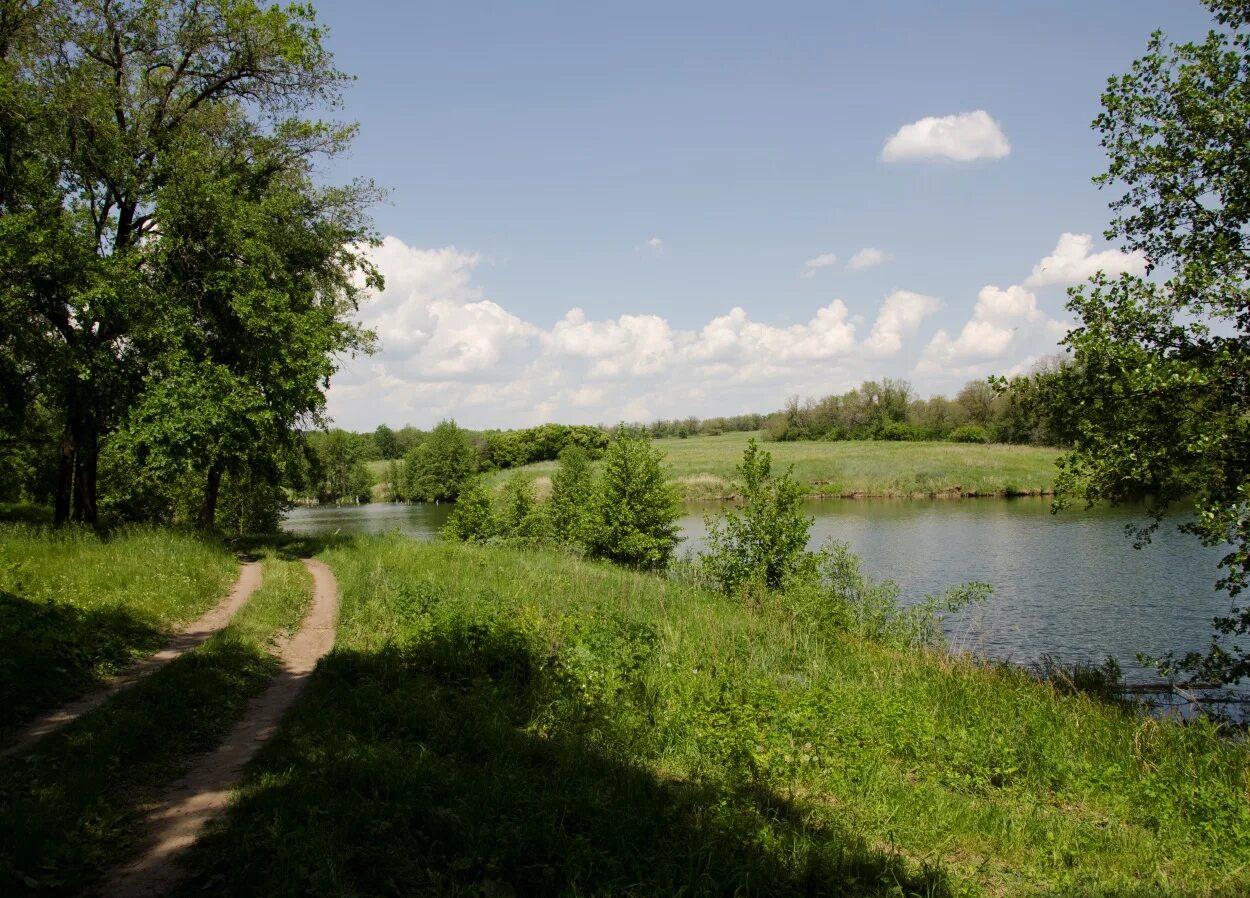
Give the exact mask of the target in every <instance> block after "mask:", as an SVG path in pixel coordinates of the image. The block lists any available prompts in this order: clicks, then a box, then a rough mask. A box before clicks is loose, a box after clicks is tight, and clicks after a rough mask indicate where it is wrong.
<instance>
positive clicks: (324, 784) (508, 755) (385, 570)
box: [180, 536, 1250, 896]
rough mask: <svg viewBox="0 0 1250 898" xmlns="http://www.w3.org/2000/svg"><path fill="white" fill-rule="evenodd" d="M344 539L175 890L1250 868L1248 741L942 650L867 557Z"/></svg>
mask: <svg viewBox="0 0 1250 898" xmlns="http://www.w3.org/2000/svg"><path fill="white" fill-rule="evenodd" d="M321 557H322V558H323V559H324V560H325V561H326V562H327V563H329V564H330V566H331V567H332V568H333V570H334V571H335V573H336V575H337V577H338V580H339V584H340V588H341V590H342V596H343V609H342V617H341V619H340V624H339V634H338V644H337V647H336V649H335V651H334V652H333V653H332V655H330V656H329V657H328V658H327V659H326V660H325V661H324V662H323V663H322V665H321V667H320V668H319V669H318V671H317V674H316V675H315V676H314V678H313V681H312V683H311V684H310V687H309V690H308V691H307V692H306V693H305V695H304V697H303V698H302V699H301V701H300V703H299V704H298V705H297V706H296V708H295V709H294V710H293V712H292V714H291V715H290V716H289V717H288V719H287V720H286V722H285V724H284V725H283V727H282V729H281V731H280V732H279V734H278V736H277V737H276V738H275V740H274V741H273V742H272V743H271V744H270V745H269V746H268V747H267V748H266V749H265V751H264V752H263V753H262V755H261V757H260V758H259V759H258V761H257V763H256V764H255V765H253V767H252V768H251V769H250V770H249V771H248V773H247V776H246V778H245V780H244V782H243V784H242V786H241V788H240V790H239V792H238V800H237V803H236V805H235V806H234V808H233V810H232V811H231V813H230V814H229V815H228V817H227V818H226V819H225V820H224V821H222V822H220V823H219V824H218V825H216V827H215V828H214V829H213V831H212V832H211V834H210V835H209V837H208V838H207V839H206V840H204V841H202V842H201V843H200V844H199V845H198V846H197V847H196V849H195V850H194V856H193V859H192V867H193V869H194V871H195V875H194V877H193V879H192V880H190V881H189V882H188V883H187V884H186V885H185V887H184V888H183V890H182V891H181V892H180V894H183V895H187V896H190V895H200V894H203V893H204V890H205V889H211V890H212V892H213V893H214V894H226V895H253V894H272V895H297V894H310V893H316V894H358V895H380V894H393V893H396V892H402V893H403V894H407V895H431V896H433V895H438V896H457V895H466V896H467V895H475V896H505V895H507V896H511V895H624V894H629V895H672V894H682V895H726V894H742V895H746V894H768V895H808V894H847V895H881V896H885V895H905V896H906V895H929V896H964V895H969V896H971V895H1008V894H1009V895H1059V894H1065V895H1107V896H1111V895H1118V896H1138V895H1140V896H1147V895H1149V896H1167V895H1208V896H1217V895H1228V896H1233V895H1244V894H1246V892H1247V889H1250V805H1248V804H1247V801H1246V794H1247V789H1248V787H1250V763H1248V761H1247V755H1246V751H1245V747H1244V744H1243V743H1242V742H1240V741H1238V740H1236V739H1233V738H1229V737H1228V736H1226V735H1224V734H1222V733H1221V732H1220V731H1219V729H1218V728H1217V727H1216V726H1215V725H1214V724H1212V723H1208V722H1205V721H1195V722H1193V723H1191V724H1190V725H1185V726H1182V725H1177V724H1174V723H1169V722H1162V721H1158V720H1154V719H1150V718H1146V717H1141V716H1139V715H1137V714H1135V713H1134V712H1132V711H1131V710H1128V709H1126V708H1124V707H1121V706H1119V705H1117V704H1114V703H1106V702H1104V701H1099V700H1097V699H1096V698H1093V697H1090V696H1088V695H1082V694H1064V693H1063V692H1061V691H1059V690H1057V689H1056V688H1055V687H1054V686H1051V685H1047V684H1039V683H1038V682H1036V681H1034V680H1032V679H1030V678H1029V677H1028V676H1026V675H1025V674H1023V673H1021V672H1019V671H1016V670H1011V669H1006V668H986V667H982V666H977V665H974V664H973V663H971V662H969V661H967V660H965V659H960V658H952V657H950V656H949V655H947V654H946V653H945V652H943V651H942V650H940V649H927V648H923V647H918V646H917V645H915V644H914V642H913V641H911V640H909V639H901V638H900V633H902V632H903V630H899V629H897V628H894V627H893V626H892V625H891V623H890V621H891V616H890V615H891V612H890V610H889V609H882V608H875V609H874V608H871V607H869V606H870V605H871V598H870V597H871V596H872V594H873V589H872V585H871V584H870V583H867V582H866V581H864V580H863V579H862V578H860V577H859V575H858V574H857V573H855V572H854V571H847V572H846V578H845V582H844V583H843V584H842V585H843V589H842V591H841V592H840V593H838V596H839V598H838V599H837V602H836V603H834V604H836V605H838V607H839V608H840V611H839V612H838V613H837V614H831V613H830V604H829V603H828V602H824V603H816V604H805V603H804V602H802V601H797V600H795V599H793V598H792V597H786V596H780V595H776V594H765V595H757V596H755V597H754V599H752V600H751V601H749V602H744V601H742V600H741V599H738V598H729V597H725V596H722V595H720V594H717V593H711V592H708V591H706V590H705V589H703V588H702V587H701V586H700V584H699V583H698V582H697V578H692V577H691V576H689V575H688V574H686V575H683V574H682V573H681V572H680V571H679V572H678V573H677V574H675V575H672V576H669V577H667V578H666V577H660V576H653V575H643V574H638V573H634V572H631V571H627V570H622V569H619V568H615V567H610V566H607V565H604V564H599V563H589V562H586V561H583V560H580V559H578V558H575V557H571V556H568V555H564V554H559V553H553V552H545V551H534V550H533V549H513V548H507V547H474V546H464V545H454V544H445V543H444V544H437V543H436V544H421V543H416V542H413V541H410V540H405V539H402V538H399V537H397V536H391V537H375V538H362V539H359V540H357V541H355V542H352V543H349V544H343V545H339V546H337V547H335V548H332V549H330V550H329V551H327V552H325V553H324V554H323V555H322V556H321ZM904 629H907V628H904ZM908 632H913V633H914V632H916V631H914V630H908Z"/></svg>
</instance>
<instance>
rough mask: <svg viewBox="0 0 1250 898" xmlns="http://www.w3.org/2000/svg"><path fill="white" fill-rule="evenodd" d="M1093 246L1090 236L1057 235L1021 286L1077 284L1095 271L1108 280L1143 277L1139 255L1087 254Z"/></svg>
mask: <svg viewBox="0 0 1250 898" xmlns="http://www.w3.org/2000/svg"><path fill="white" fill-rule="evenodd" d="M1093 245H1094V238H1093V237H1092V236H1091V235H1090V234H1070V233H1064V234H1061V235H1060V236H1059V242H1058V243H1057V244H1056V245H1055V249H1054V252H1052V253H1051V254H1050V255H1049V256H1047V257H1046V258H1044V259H1042V261H1040V262H1038V263H1037V264H1036V265H1034V266H1033V273H1032V274H1030V275H1029V277H1028V279H1027V280H1026V281H1025V282H1024V285H1025V286H1026V287H1047V286H1050V285H1052V284H1063V285H1065V286H1066V285H1069V284H1079V283H1080V282H1081V281H1086V280H1089V278H1090V277H1092V276H1093V275H1094V274H1095V273H1096V272H1099V271H1103V272H1106V274H1107V275H1108V276H1109V277H1116V276H1117V275H1120V274H1124V273H1125V272H1129V273H1132V274H1144V273H1145V271H1146V257H1145V256H1144V255H1143V254H1141V253H1139V252H1132V253H1122V252H1120V251H1119V250H1115V249H1107V250H1103V251H1102V252H1098V253H1091V252H1090V250H1091V249H1092V248H1093Z"/></svg>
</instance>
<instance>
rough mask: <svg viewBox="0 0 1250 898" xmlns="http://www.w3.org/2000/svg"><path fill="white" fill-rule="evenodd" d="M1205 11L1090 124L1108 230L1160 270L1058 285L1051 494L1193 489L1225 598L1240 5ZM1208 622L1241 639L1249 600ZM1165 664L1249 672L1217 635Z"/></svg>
mask: <svg viewBox="0 0 1250 898" xmlns="http://www.w3.org/2000/svg"><path fill="white" fill-rule="evenodd" d="M1207 6H1208V8H1209V9H1210V10H1211V12H1212V13H1213V15H1214V16H1215V18H1216V20H1217V22H1218V23H1219V24H1220V25H1221V26H1224V29H1223V30H1220V29H1217V30H1213V31H1211V32H1210V33H1209V34H1208V35H1207V36H1206V38H1205V39H1204V40H1203V41H1201V42H1194V43H1184V44H1175V43H1172V42H1170V41H1169V40H1168V39H1167V38H1166V37H1165V36H1164V35H1163V34H1162V33H1161V32H1156V33H1155V34H1154V35H1152V36H1151V38H1150V40H1149V42H1148V44H1147V53H1146V55H1145V56H1144V57H1142V58H1141V59H1138V60H1137V61H1135V62H1134V63H1133V65H1132V66H1131V68H1130V70H1129V71H1128V72H1127V73H1126V74H1124V75H1120V76H1118V77H1114V78H1112V79H1110V81H1109V82H1108V85H1107V89H1106V91H1105V92H1104V93H1103V96H1102V106H1103V111H1102V113H1101V114H1100V115H1099V116H1098V118H1097V119H1096V120H1095V121H1094V127H1095V128H1096V129H1097V130H1098V132H1099V133H1100V135H1101V142H1102V146H1103V147H1104V148H1105V149H1106V151H1107V155H1108V162H1109V164H1108V168H1107V171H1106V172H1105V173H1104V174H1103V175H1100V176H1099V177H1098V178H1096V179H1095V180H1096V181H1097V182H1098V183H1099V184H1100V185H1102V186H1108V187H1114V188H1117V193H1116V196H1117V199H1115V200H1114V201H1113V202H1112V204H1111V206H1112V209H1113V210H1114V211H1115V213H1116V218H1115V220H1114V221H1113V222H1112V226H1111V229H1110V230H1109V231H1108V237H1118V238H1120V239H1121V240H1122V241H1123V242H1124V245H1125V247H1126V249H1129V250H1133V251H1136V252H1139V253H1141V254H1142V255H1143V256H1144V257H1145V258H1146V259H1147V260H1148V261H1149V264H1150V266H1151V267H1152V268H1155V269H1158V270H1161V271H1166V272H1167V273H1168V275H1167V277H1166V279H1165V280H1162V281H1157V280H1156V281H1147V280H1145V279H1143V278H1140V277H1135V276H1132V275H1124V276H1122V277H1120V278H1119V279H1118V280H1109V279H1107V278H1106V277H1104V276H1102V275H1101V274H1100V275H1098V276H1096V277H1094V278H1093V279H1092V280H1091V282H1090V283H1089V284H1088V285H1086V286H1083V287H1079V288H1076V289H1074V290H1073V291H1071V299H1070V301H1069V304H1068V308H1069V309H1070V310H1071V311H1073V312H1074V313H1075V314H1076V315H1077V316H1078V318H1079V319H1080V322H1081V326H1080V327H1078V328H1076V329H1075V330H1073V331H1072V332H1071V333H1070V334H1069V336H1068V337H1067V339H1066V341H1065V342H1066V343H1067V345H1068V347H1069V349H1070V351H1071V353H1072V364H1071V365H1070V366H1068V367H1067V368H1066V369H1064V370H1063V372H1062V374H1061V376H1060V377H1059V378H1058V379H1056V380H1055V381H1054V382H1053V383H1051V384H1050V385H1049V390H1048V394H1049V398H1048V402H1049V403H1050V405H1051V407H1052V408H1055V409H1060V408H1062V409H1063V410H1064V411H1065V412H1066V414H1068V415H1070V416H1071V418H1072V422H1071V428H1072V431H1073V436H1072V441H1073V451H1072V452H1071V453H1070V454H1069V455H1068V456H1066V457H1065V459H1064V461H1063V469H1062V474H1061V476H1060V479H1059V486H1060V489H1061V491H1062V493H1063V494H1064V495H1065V496H1066V497H1068V498H1081V499H1085V500H1087V501H1089V502H1096V501H1111V502H1119V501H1122V500H1125V499H1129V498H1136V497H1138V496H1139V495H1141V494H1142V493H1149V495H1150V497H1151V502H1152V503H1153V504H1154V506H1155V509H1156V511H1157V512H1158V513H1159V514H1161V512H1162V509H1163V508H1165V507H1166V506H1167V505H1168V504H1169V503H1171V502H1173V501H1175V500H1178V499H1180V498H1181V497H1183V496H1191V497H1192V502H1193V506H1194V512H1195V515H1194V520H1193V522H1192V523H1191V524H1188V525H1186V529H1188V530H1190V531H1191V532H1193V533H1195V534H1197V535H1198V536H1199V537H1200V538H1201V539H1202V540H1203V541H1204V542H1205V543H1207V544H1209V545H1220V544H1227V545H1229V546H1230V547H1231V549H1230V551H1229V553H1228V554H1227V555H1226V556H1225V558H1224V560H1223V562H1222V566H1223V570H1224V576H1223V578H1222V580H1221V581H1220V585H1221V586H1222V587H1223V588H1226V589H1227V590H1228V592H1229V594H1230V595H1231V596H1233V597H1236V596H1237V595H1238V594H1239V593H1240V592H1241V591H1242V590H1243V589H1244V588H1245V587H1246V585H1247V583H1248V582H1250V515H1248V514H1247V509H1248V508H1250V392H1248V391H1247V390H1246V372H1247V371H1250V314H1248V313H1247V309H1250V287H1248V286H1247V285H1248V284H1250V243H1248V242H1247V240H1246V232H1247V227H1248V226H1250V195H1248V194H1247V192H1246V189H1245V185H1246V183H1247V181H1248V180H1250V155H1248V154H1247V153H1246V128H1245V123H1246V121H1247V120H1248V119H1250V7H1247V5H1246V4H1245V3H1244V2H1231V0H1222V2H1216V0H1210V2H1208V3H1207ZM1158 523H1159V516H1158V515H1156V516H1155V517H1154V518H1153V524H1152V525H1150V526H1147V527H1146V528H1144V529H1143V531H1142V533H1141V534H1139V535H1140V536H1143V537H1144V536H1148V533H1149V531H1150V530H1152V529H1153V528H1154V527H1155V526H1158ZM1215 629H1216V633H1217V640H1218V639H1220V638H1222V637H1230V638H1231V639H1232V640H1236V639H1237V638H1240V637H1243V636H1245V635H1246V634H1250V608H1244V607H1237V606H1234V608H1233V610H1232V612H1231V614H1230V615H1228V616H1227V617H1224V618H1220V619H1217V620H1216V622H1215ZM1164 666H1165V667H1172V666H1178V667H1179V668H1180V669H1186V670H1191V671H1194V672H1195V673H1197V674H1198V675H1200V676H1202V677H1203V678H1210V677H1218V678H1221V679H1224V680H1228V681H1233V680H1236V679H1238V678H1240V677H1242V676H1246V675H1248V674H1250V654H1247V653H1246V652H1245V651H1244V650H1243V649H1240V648H1237V647H1236V646H1235V645H1230V644H1229V641H1228V640H1223V642H1222V643H1220V642H1218V641H1217V643H1216V645H1215V646H1214V647H1213V649H1212V651H1211V652H1210V653H1209V654H1208V655H1207V656H1205V657H1203V656H1198V655H1191V656H1189V657H1186V658H1183V659H1181V660H1180V661H1179V662H1173V661H1170V660H1168V659H1165V662H1164Z"/></svg>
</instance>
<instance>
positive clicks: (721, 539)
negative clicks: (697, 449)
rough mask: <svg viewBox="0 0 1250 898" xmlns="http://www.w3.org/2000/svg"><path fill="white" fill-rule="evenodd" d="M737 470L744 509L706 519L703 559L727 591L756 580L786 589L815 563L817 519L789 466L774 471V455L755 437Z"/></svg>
mask: <svg viewBox="0 0 1250 898" xmlns="http://www.w3.org/2000/svg"><path fill="white" fill-rule="evenodd" d="M737 474H738V477H737V485H738V490H739V493H740V494H741V497H742V503H743V504H742V511H741V512H740V513H739V512H736V511H733V510H727V511H726V512H725V513H724V514H723V515H721V516H713V515H708V516H706V517H705V518H704V522H705V524H706V526H707V544H708V550H707V551H706V552H702V553H700V556H699V558H700V561H701V562H702V564H703V565H704V567H705V568H706V570H707V572H708V575H709V576H710V577H711V578H712V580H713V581H714V582H715V583H716V584H717V585H718V586H719V587H720V589H722V590H723V591H724V592H726V593H736V592H738V591H739V590H741V589H743V588H744V587H748V586H750V585H752V584H758V585H761V586H763V587H765V588H767V589H782V588H783V587H784V586H785V584H786V582H787V581H788V580H791V579H792V578H794V577H796V576H802V575H803V574H804V573H805V572H808V571H810V568H811V561H812V556H810V555H809V554H808V552H807V539H808V531H809V530H810V529H811V526H812V519H811V518H809V517H807V515H805V514H804V513H803V491H802V489H801V488H800V487H799V485H798V484H797V483H795V482H794V479H793V478H792V477H791V476H790V472H789V471H787V472H785V473H783V474H782V475H781V476H775V475H774V474H773V473H772V456H771V455H770V454H769V453H768V452H765V451H764V450H762V449H760V448H759V446H758V445H757V444H756V442H755V440H751V441H750V442H749V443H747V449H746V452H745V453H744V454H743V456H742V464H740V465H739V466H738V471H737Z"/></svg>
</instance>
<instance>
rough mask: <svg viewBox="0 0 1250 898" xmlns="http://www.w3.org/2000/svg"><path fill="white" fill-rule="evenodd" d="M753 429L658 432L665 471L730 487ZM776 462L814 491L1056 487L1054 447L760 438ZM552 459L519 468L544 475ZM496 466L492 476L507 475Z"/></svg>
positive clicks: (1033, 491) (999, 492) (978, 492)
mask: <svg viewBox="0 0 1250 898" xmlns="http://www.w3.org/2000/svg"><path fill="white" fill-rule="evenodd" d="M753 436H754V437H757V438H758V435H756V434H748V433H727V434H723V435H721V436H700V437H691V438H689V439H685V440H682V439H666V440H656V441H655V445H656V446H657V447H658V448H659V449H661V450H662V451H663V452H664V453H665V454H666V456H667V457H666V459H665V461H666V462H667V464H668V465H669V468H670V470H671V472H672V473H671V477H672V480H673V481H674V483H675V484H676V485H677V488H678V490H679V491H680V492H681V495H682V497H683V498H685V499H720V498H726V497H728V496H731V495H733V491H734V490H733V483H732V481H733V478H734V469H735V467H736V466H737V465H738V464H740V463H741V461H742V453H743V450H745V449H746V445H747V441H748V440H749V439H751V438H752V437H753ZM763 446H764V448H765V449H767V450H768V451H769V452H770V453H772V456H773V465H774V468H777V467H780V468H781V469H785V468H787V467H789V466H791V465H793V468H794V478H795V480H797V481H798V482H799V483H800V484H802V485H803V488H804V492H806V493H807V494H809V495H812V496H846V497H852V496H854V497H858V496H883V497H892V498H930V497H939V496H942V497H954V496H960V495H963V496H1004V495H1042V494H1048V493H1050V492H1051V491H1052V490H1053V488H1054V480H1055V473H1056V471H1055V459H1057V458H1058V457H1059V451H1058V450H1056V449H1047V448H1044V447H1038V446H1008V445H1000V444H994V445H980V444H970V443H895V442H877V441H872V440H857V441H847V442H838V443H822V442H799V443H764V444H763ZM555 467H556V463H555V462H542V463H540V464H536V465H529V466H527V467H526V468H524V469H523V470H526V471H530V472H531V473H533V474H535V475H537V476H538V477H540V478H546V477H550V475H551V473H552V472H553V471H554V470H555ZM510 473H511V472H509V471H499V472H495V473H494V474H492V475H491V477H492V482H493V483H495V484H498V483H501V482H502V481H503V480H504V479H505V478H507V477H508V476H509V475H510Z"/></svg>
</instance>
